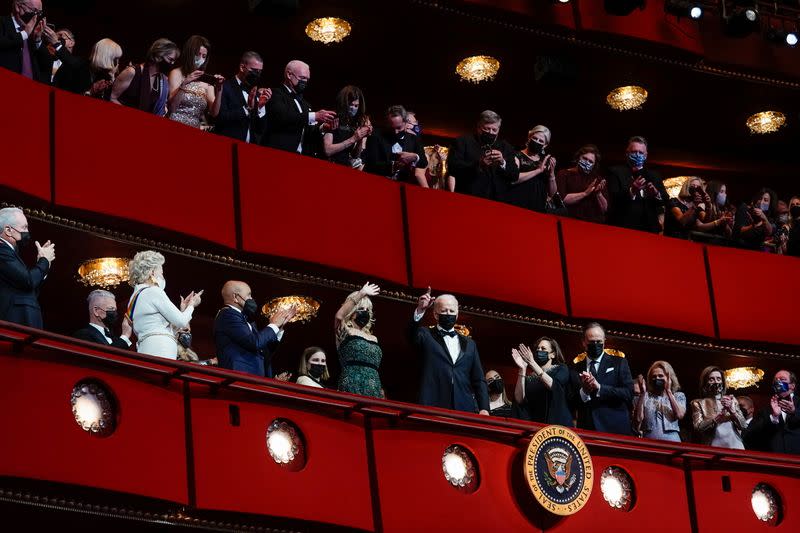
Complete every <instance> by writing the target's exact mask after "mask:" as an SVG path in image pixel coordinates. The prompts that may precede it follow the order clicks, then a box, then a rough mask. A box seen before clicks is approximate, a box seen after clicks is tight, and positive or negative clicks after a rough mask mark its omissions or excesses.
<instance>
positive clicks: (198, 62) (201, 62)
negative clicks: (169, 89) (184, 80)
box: [194, 56, 206, 68]
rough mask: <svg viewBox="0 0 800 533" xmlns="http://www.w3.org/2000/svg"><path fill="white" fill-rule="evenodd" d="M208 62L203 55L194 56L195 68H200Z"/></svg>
mask: <svg viewBox="0 0 800 533" xmlns="http://www.w3.org/2000/svg"><path fill="white" fill-rule="evenodd" d="M205 64H206V58H204V57H201V56H194V68H200V67H202V66H203V65H205Z"/></svg>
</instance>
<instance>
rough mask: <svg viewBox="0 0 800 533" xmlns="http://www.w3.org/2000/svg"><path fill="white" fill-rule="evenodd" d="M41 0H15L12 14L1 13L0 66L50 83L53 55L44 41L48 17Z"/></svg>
mask: <svg viewBox="0 0 800 533" xmlns="http://www.w3.org/2000/svg"><path fill="white" fill-rule="evenodd" d="M41 11H42V2H41V0H12V1H11V16H8V17H0V42H2V46H0V68H4V69H7V70H10V71H11V72H16V73H17V74H22V75H23V76H25V77H26V78H29V79H32V80H35V81H41V82H43V83H49V82H50V77H51V74H52V73H51V70H50V65H51V64H52V59H51V58H50V52H49V51H48V49H47V46H45V45H44V44H43V42H42V41H43V32H44V28H46V27H47V26H46V22H47V21H46V20H45V19H44V18H41V17H40V16H39V14H40V13H41Z"/></svg>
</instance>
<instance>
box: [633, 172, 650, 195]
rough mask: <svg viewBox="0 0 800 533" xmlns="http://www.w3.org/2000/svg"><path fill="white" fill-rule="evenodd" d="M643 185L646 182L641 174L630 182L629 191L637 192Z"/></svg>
mask: <svg viewBox="0 0 800 533" xmlns="http://www.w3.org/2000/svg"><path fill="white" fill-rule="evenodd" d="M645 185H647V182H646V181H645V179H644V178H643V177H642V176H639V177H638V178H636V179H635V180H633V182H631V191H633V193H634V194H638V193H639V191H641V190H642V189H644V188H645Z"/></svg>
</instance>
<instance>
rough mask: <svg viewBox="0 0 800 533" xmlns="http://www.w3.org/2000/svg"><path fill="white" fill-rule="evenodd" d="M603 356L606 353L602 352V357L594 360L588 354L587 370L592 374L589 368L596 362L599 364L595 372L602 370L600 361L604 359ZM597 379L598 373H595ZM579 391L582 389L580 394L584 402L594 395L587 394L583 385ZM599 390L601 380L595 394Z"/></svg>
mask: <svg viewBox="0 0 800 533" xmlns="http://www.w3.org/2000/svg"><path fill="white" fill-rule="evenodd" d="M603 357H605V354H604V353H603V354H600V357H598V358H597V360H596V361H594V362H593V361H592V360H591V359H589V356H588V355H587V356H586V371H587V372H589V373H590V374H591V373H592V371H591V370H589V369H590V368H591V365H593V364H596V365H597V366H596V367H595V368H596V369H597V370H596V371H595V372H599V371H600V361H602V360H603ZM595 379H597V375H595ZM579 391H580V392H579V394H580V395H581V400H583V402H584V403H586V402H590V401H592V397H591V396H590V395H588V394H586V391H584V390H583V387H581V388H580V389H579ZM598 392H600V382H599V381H598V382H597V391H596V392H595V394H597V393H598Z"/></svg>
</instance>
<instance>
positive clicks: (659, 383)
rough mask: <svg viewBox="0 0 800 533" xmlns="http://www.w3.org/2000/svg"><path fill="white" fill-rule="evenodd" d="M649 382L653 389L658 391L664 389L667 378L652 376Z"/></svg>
mask: <svg viewBox="0 0 800 533" xmlns="http://www.w3.org/2000/svg"><path fill="white" fill-rule="evenodd" d="M650 383H651V384H652V385H653V389H655V390H656V391H658V392H661V391H663V390H664V387H665V386H666V385H667V380H666V379H664V378H653V379H652V380H651V381H650Z"/></svg>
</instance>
